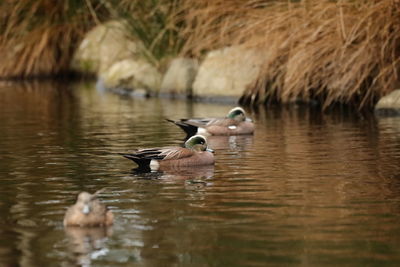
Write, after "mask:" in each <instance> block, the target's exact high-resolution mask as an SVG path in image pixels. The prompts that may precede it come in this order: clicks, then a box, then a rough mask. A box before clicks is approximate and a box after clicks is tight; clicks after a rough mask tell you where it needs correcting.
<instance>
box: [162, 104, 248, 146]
mask: <svg viewBox="0 0 400 267" xmlns="http://www.w3.org/2000/svg"><path fill="white" fill-rule="evenodd" d="M167 121H169V122H172V123H174V124H176V125H178V126H179V127H180V128H182V130H184V131H185V133H186V135H187V136H186V138H189V137H190V136H192V135H195V134H202V135H205V136H209V135H245V134H253V132H254V123H253V121H252V120H251V119H250V118H246V113H245V111H244V110H243V109H242V108H241V107H235V108H233V109H231V110H230V111H229V112H228V115H227V116H226V117H225V118H207V119H180V120H178V121H174V120H170V119H167Z"/></svg>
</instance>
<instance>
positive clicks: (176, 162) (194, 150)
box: [122, 135, 215, 170]
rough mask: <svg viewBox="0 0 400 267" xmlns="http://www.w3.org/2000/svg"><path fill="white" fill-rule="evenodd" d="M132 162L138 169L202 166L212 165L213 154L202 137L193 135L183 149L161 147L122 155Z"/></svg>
mask: <svg viewBox="0 0 400 267" xmlns="http://www.w3.org/2000/svg"><path fill="white" fill-rule="evenodd" d="M122 155H123V156H124V157H125V158H127V159H130V160H133V161H134V162H135V163H136V164H137V165H139V166H138V169H143V170H146V169H150V170H159V169H165V168H176V167H190V166H204V165H212V164H214V162H215V160H214V154H213V151H212V150H211V149H209V148H208V146H207V140H206V138H205V137H204V136H201V135H195V136H192V137H190V138H189V139H188V140H187V141H186V142H185V147H161V148H147V149H140V150H137V151H135V152H133V153H130V154H122Z"/></svg>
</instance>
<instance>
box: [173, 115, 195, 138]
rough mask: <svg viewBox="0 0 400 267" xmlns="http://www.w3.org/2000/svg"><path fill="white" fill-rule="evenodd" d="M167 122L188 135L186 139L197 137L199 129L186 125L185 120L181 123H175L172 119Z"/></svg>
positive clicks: (180, 121)
mask: <svg viewBox="0 0 400 267" xmlns="http://www.w3.org/2000/svg"><path fill="white" fill-rule="evenodd" d="M165 120H166V121H169V122H172V123H173V124H175V125H177V126H179V127H180V128H181V129H182V130H183V131H184V132H185V133H186V138H185V139H189V138H190V137H191V136H193V135H195V134H196V133H197V129H198V127H197V126H195V125H191V124H188V123H186V120H185V119H182V120H179V121H174V120H170V119H165Z"/></svg>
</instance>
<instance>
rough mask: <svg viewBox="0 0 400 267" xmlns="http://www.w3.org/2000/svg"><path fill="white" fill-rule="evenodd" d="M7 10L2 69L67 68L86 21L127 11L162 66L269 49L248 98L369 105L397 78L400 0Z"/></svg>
mask: <svg viewBox="0 0 400 267" xmlns="http://www.w3.org/2000/svg"><path fill="white" fill-rule="evenodd" d="M0 11H1V12H0V14H2V15H1V17H2V18H3V20H2V21H3V24H2V27H1V28H0V56H1V58H2V63H1V64H0V77H10V76H18V77H30V76H38V75H43V74H45V75H56V74H59V73H63V72H67V71H68V68H69V63H70V59H71V56H72V53H73V51H74V49H75V48H76V46H77V45H78V44H79V40H80V39H81V38H82V37H83V35H84V33H85V32H86V31H87V30H88V29H90V28H91V27H93V26H94V25H95V24H97V23H101V22H103V21H106V20H109V19H124V20H125V21H127V22H128V25H129V28H130V30H131V34H132V37H133V38H138V39H140V40H141V41H142V42H143V43H144V44H145V47H146V49H147V51H145V53H146V55H147V57H148V58H149V59H150V61H151V62H153V63H154V64H156V65H157V64H158V66H162V65H165V64H163V62H165V61H167V60H168V58H170V57H171V56H173V55H176V54H178V53H181V54H183V55H189V56H196V57H199V58H201V57H202V56H204V54H205V52H206V51H209V50H212V49H219V48H222V47H225V46H231V45H241V46H245V47H251V48H258V49H260V50H262V51H264V52H265V59H264V64H263V67H262V70H261V71H260V73H259V75H258V79H257V81H255V82H254V84H251V85H250V86H249V87H248V88H247V90H246V91H245V92H244V95H243V97H242V101H243V102H245V103H254V104H258V103H265V102H271V101H276V102H280V103H286V102H292V101H297V100H301V101H306V102H307V101H311V100H318V101H319V102H321V103H323V105H324V106H325V107H327V106H329V105H331V104H332V103H336V102H341V103H349V104H355V105H356V106H358V107H369V106H372V105H373V104H374V103H375V102H376V100H377V99H378V98H379V97H380V96H382V95H384V94H387V93H388V92H390V91H392V90H393V89H396V88H397V87H399V85H400V76H399V75H400V15H399V14H400V2H399V1H397V0H379V1H378V0H371V1H361V0H360V1H354V0H342V1H327V0H325V1H320V0H308V1H305V0H303V1H287V0H275V1H271V0H269V1H268V0H264V1H263V0H228V1H226V0H202V1H197V0H149V1H140V0H132V1H129V0H122V1H111V0H110V1H99V0H85V1H78V0H67V1H57V3H56V4H55V2H54V1H52V0H21V1H18V2H15V4H14V2H13V1H3V2H1V3H0Z"/></svg>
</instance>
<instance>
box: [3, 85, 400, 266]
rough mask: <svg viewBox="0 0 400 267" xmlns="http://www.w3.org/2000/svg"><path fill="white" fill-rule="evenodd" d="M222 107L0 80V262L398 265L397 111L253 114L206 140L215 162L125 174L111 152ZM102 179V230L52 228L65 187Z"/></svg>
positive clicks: (172, 135)
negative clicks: (246, 131)
mask: <svg viewBox="0 0 400 267" xmlns="http://www.w3.org/2000/svg"><path fill="white" fill-rule="evenodd" d="M230 108H231V106H229V105H221V104H210V103H208V104H206V103H190V102H185V101H182V100H167V99H148V100H146V99H131V98H127V97H121V96H118V95H115V94H111V93H109V92H102V91H98V90H96V89H95V88H94V86H93V85H92V84H78V85H66V84H51V83H38V84H19V85H15V84H14V85H13V84H2V85H1V86H0V266H16V265H20V266H75V265H82V266H205V265H208V266H265V265H305V266H310V265H311V266H321V265H339V264H346V265H355V266H360V265H382V264H386V265H399V264H400V165H399V160H400V118H383V119H376V118H374V117H373V116H362V115H360V114H357V113H354V112H349V111H345V110H342V111H340V110H339V111H331V112H328V113H323V114H321V112H318V111H313V110H310V109H305V108H280V109H279V108H270V109H267V110H264V109H259V110H257V111H249V113H250V115H251V117H252V118H253V119H254V120H255V122H256V133H255V135H254V136H237V137H234V136H232V137H218V138H210V139H209V143H210V146H211V147H212V148H213V149H214V150H215V156H216V165H215V167H206V168H201V169H185V170H172V171H169V172H164V173H135V172H133V171H132V168H134V166H135V165H134V163H133V162H131V161H129V160H127V159H124V158H122V157H121V156H119V155H118V154H117V153H120V152H127V151H129V150H131V149H134V148H144V147H153V146H164V145H174V144H176V145H178V144H180V143H181V139H182V138H183V137H184V134H183V133H182V132H181V130H180V129H179V128H177V127H175V126H174V125H172V124H169V123H168V122H165V121H164V118H166V117H168V118H172V119H177V118H181V117H192V116H194V117H201V116H206V117H209V116H220V115H223V114H225V113H226V112H227V111H228V110H229V109H230ZM104 187H106V188H107V190H106V191H105V192H104V193H101V195H100V198H101V200H102V201H103V202H104V203H105V204H107V205H108V206H109V207H110V209H112V211H113V212H114V215H115V217H116V222H115V225H114V226H113V227H112V228H109V229H90V230H88V229H72V230H65V229H64V228H63V226H62V219H63V216H64V213H65V210H66V208H67V207H68V206H70V205H72V204H73V203H74V201H75V198H76V195H77V193H78V192H80V191H83V190H85V191H89V192H95V191H96V190H99V189H101V188H104Z"/></svg>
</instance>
